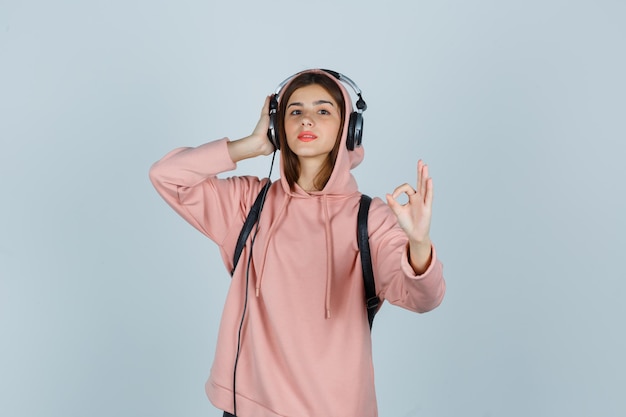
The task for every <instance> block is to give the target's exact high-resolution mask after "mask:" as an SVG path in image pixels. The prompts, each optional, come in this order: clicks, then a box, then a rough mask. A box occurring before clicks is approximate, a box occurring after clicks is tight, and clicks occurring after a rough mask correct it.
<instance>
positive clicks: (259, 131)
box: [250, 96, 274, 155]
mask: <svg viewBox="0 0 626 417" xmlns="http://www.w3.org/2000/svg"><path fill="white" fill-rule="evenodd" d="M271 97H272V96H267V97H265V103H263V109H262V110H261V117H260V118H259V121H258V122H257V124H256V127H255V128H254V131H253V132H252V135H250V137H254V140H255V141H256V143H257V146H258V147H259V149H260V152H261V155H269V154H271V153H272V152H274V145H273V144H272V142H270V140H269V138H268V137H267V130H268V129H269V127H270V99H271Z"/></svg>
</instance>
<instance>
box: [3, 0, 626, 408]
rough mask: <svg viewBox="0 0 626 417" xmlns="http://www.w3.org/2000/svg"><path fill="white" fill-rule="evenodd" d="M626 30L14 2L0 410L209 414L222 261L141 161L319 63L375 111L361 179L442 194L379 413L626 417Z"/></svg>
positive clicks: (369, 116) (619, 17)
mask: <svg viewBox="0 0 626 417" xmlns="http://www.w3.org/2000/svg"><path fill="white" fill-rule="evenodd" d="M624 22H626V5H625V4H624V2H622V1H617V0H615V1H610V0H603V1H599V0H595V1H591V0H589V1H565V0H562V1H558V0H543V1H537V0H526V1H496V0H492V1H489V0H477V1H460V0H456V1H455V0H448V1H446V0H442V1H423V0H418V1H407V0H389V1H385V2H374V1H363V0H351V1H340V0H334V1H323V0H322V1H318V2H286V1H273V2H260V1H251V0H248V1H221V2H217V1H199V0H184V1H176V2H174V1H171V2H159V1H147V0H125V1H119V0H113V1H78V0H76V1H69V0H58V1H54V2H52V1H50V2H48V1H37V0H33V1H28V0H24V1H1V2H0V195H1V197H0V198H1V204H0V414H1V415H2V416H20V417H22V416H24V417H31V416H45V417H57V416H58V417H68V416H77V417H78V416H81V417H82V416H90V417H99V416H151V417H152V416H154V417H157V416H164V417H165V416H189V417H193V416H218V415H220V414H219V412H218V411H217V410H215V409H213V408H212V406H211V405H210V403H209V402H208V400H207V399H206V397H205V394H204V381H205V379H206V377H207V375H208V372H209V368H210V364H211V360H212V358H213V351H214V344H215V337H216V333H217V326H218V323H219V316H220V312H221V309H222V303H223V299H224V296H225V293H226V289H227V285H228V282H229V278H228V274H227V272H226V270H225V269H224V267H223V266H222V264H221V260H220V258H219V256H218V252H217V249H216V247H215V246H214V244H213V243H212V242H210V241H209V240H207V239H206V238H204V237H203V236H202V235H201V234H200V233H198V232H196V231H195V230H194V229H193V228H191V227H190V226H188V225H187V224H186V223H185V222H184V221H183V220H182V219H180V218H179V217H178V216H177V215H176V214H175V213H174V212H173V211H172V210H171V209H170V208H169V207H168V206H167V205H166V204H165V203H164V202H163V201H162V200H161V199H160V197H159V196H158V195H157V194H156V192H155V191H154V190H153V189H152V187H151V185H150V183H149V181H148V176H147V174H148V169H149V167H150V165H151V164H152V163H153V162H154V161H156V160H157V159H159V158H160V157H161V156H163V155H164V154H165V153H166V152H167V151H169V150H171V149H173V148H175V147H179V146H196V145H199V144H202V143H204V142H207V141H209V140H214V139H218V138H220V137H223V136H229V137H231V138H238V137H241V136H245V135H247V134H248V133H249V132H250V131H251V130H252V128H253V127H254V125H255V123H256V120H257V117H258V114H259V111H260V109H261V106H262V104H263V100H264V97H265V95H267V94H269V93H271V92H272V91H273V90H274V89H275V87H276V86H277V84H278V83H279V82H280V81H282V80H283V79H284V78H286V77H287V76H289V75H291V74H293V73H295V72H297V71H300V70H302V69H305V68H310V67H327V68H331V69H334V70H337V71H340V72H342V73H344V74H346V75H348V76H349V77H350V78H352V79H353V80H354V81H355V82H356V83H357V84H358V85H359V87H360V88H361V89H362V90H363V93H364V97H365V99H366V101H367V103H368V105H369V108H368V110H367V112H366V113H365V129H364V132H365V134H364V144H365V147H366V159H365V161H364V163H363V164H362V165H361V166H360V167H359V168H358V169H356V170H355V175H356V177H357V180H358V181H359V185H360V187H361V189H362V191H363V192H365V193H368V194H370V195H373V196H380V197H382V196H384V194H385V193H386V192H390V191H391V190H393V188H394V187H395V186H397V185H399V184H401V183H403V182H414V181H415V166H416V163H417V160H418V159H419V158H424V159H425V160H426V161H427V162H428V163H429V165H430V167H431V174H432V176H433V178H434V183H435V194H436V195H435V208H434V210H435V212H434V219H433V226H432V238H433V240H434V241H435V243H436V245H437V248H438V252H439V255H440V258H441V259H442V261H443V262H444V265H445V269H444V272H445V276H446V279H447V283H448V293H447V297H446V299H445V300H444V303H443V304H442V305H441V307H439V308H438V309H437V310H435V311H433V312H431V313H428V314H425V315H421V316H419V315H415V314H411V313H408V312H406V311H403V310H401V309H398V308H393V307H391V306H389V305H386V306H385V307H384V308H383V310H382V312H381V313H380V314H379V315H378V317H377V319H376V322H375V324H374V332H373V339H374V349H375V352H374V353H375V366H376V372H377V373H376V379H377V390H378V398H379V408H380V415H381V416H382V417H385V416H402V417H413V416H416V417H417V416H429V417H461V416H462V417H496V416H506V417H526V416H534V417H548V416H550V417H554V416H569V417H582V416H603V417H611V416H616V417H617V416H623V415H626V404H625V402H624V400H623V394H624V387H625V386H626V377H625V376H624V375H625V374H626V364H625V359H624V352H626V339H625V335H624V318H625V317H626V307H625V303H624V301H623V298H624V293H625V291H626V283H625V278H626V276H625V275H626V274H625V273H624V264H623V258H624V254H623V252H624V249H626V239H625V237H624V234H625V232H626V227H625V224H626V221H625V220H624V213H626V204H625V198H624V192H625V191H626V187H625V186H624V180H625V179H626V170H625V168H624V165H623V160H624V156H625V154H626V146H625V145H624V142H625V139H626V135H625V125H626V123H625V120H626V100H625V97H626V81H625V77H624V74H626V54H625V53H624V51H626V46H625V45H626V24H625V23H624ZM268 169H269V158H259V160H255V161H248V162H245V163H241V164H240V165H239V167H238V170H237V171H236V172H234V173H235V174H243V173H245V174H254V175H258V176H265V175H267V171H268ZM355 383H357V382H356V381H355Z"/></svg>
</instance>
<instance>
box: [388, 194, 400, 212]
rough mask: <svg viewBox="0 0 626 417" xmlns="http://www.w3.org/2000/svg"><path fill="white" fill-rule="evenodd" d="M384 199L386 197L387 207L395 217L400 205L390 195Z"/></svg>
mask: <svg viewBox="0 0 626 417" xmlns="http://www.w3.org/2000/svg"><path fill="white" fill-rule="evenodd" d="M385 197H387V205H388V206H389V208H390V209H391V211H392V212H393V213H394V214H395V215H397V214H398V212H399V211H400V203H398V202H397V201H396V200H395V199H394V198H393V196H392V195H391V194H387V195H386V196H385Z"/></svg>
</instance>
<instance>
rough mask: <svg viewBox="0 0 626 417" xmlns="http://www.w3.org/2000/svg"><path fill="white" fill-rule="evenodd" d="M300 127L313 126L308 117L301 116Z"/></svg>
mask: <svg viewBox="0 0 626 417" xmlns="http://www.w3.org/2000/svg"><path fill="white" fill-rule="evenodd" d="M301 123H302V126H311V125H313V120H312V119H311V118H310V117H309V116H302V121H301Z"/></svg>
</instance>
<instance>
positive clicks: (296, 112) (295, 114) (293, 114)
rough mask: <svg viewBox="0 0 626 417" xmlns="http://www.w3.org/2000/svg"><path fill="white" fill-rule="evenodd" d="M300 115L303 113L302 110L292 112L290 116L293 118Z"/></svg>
mask: <svg viewBox="0 0 626 417" xmlns="http://www.w3.org/2000/svg"><path fill="white" fill-rule="evenodd" d="M300 113H302V112H301V111H300V110H292V112H291V113H289V114H290V115H292V116H297V115H299V114H300Z"/></svg>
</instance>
